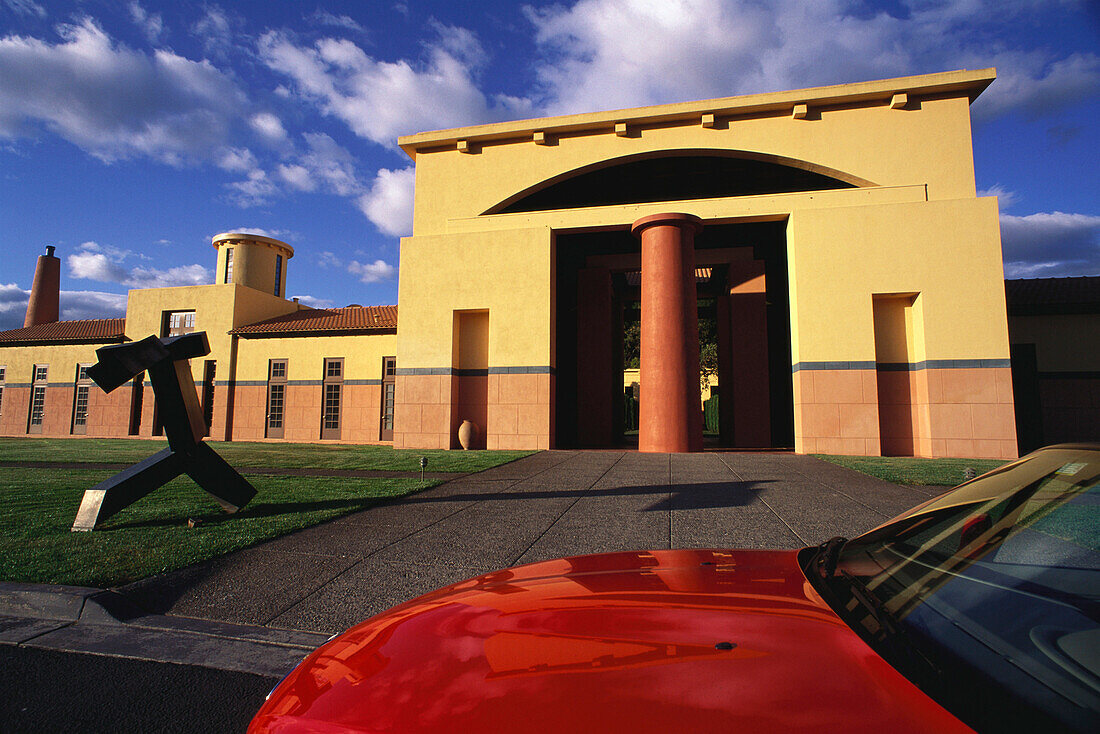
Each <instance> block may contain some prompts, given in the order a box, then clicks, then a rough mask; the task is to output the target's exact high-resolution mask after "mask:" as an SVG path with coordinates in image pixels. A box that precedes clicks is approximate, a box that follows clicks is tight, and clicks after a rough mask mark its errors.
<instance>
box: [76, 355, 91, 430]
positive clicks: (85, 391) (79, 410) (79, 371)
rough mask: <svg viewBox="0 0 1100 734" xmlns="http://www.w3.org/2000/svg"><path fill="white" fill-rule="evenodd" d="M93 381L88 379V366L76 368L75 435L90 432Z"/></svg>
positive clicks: (79, 365)
mask: <svg viewBox="0 0 1100 734" xmlns="http://www.w3.org/2000/svg"><path fill="white" fill-rule="evenodd" d="M91 388H92V381H91V379H90V378H89V377H88V365H86V364H78V365H77V366H76V392H75V394H74V395H73V425H72V428H71V430H72V432H73V433H74V434H84V433H87V432H88V395H89V393H90V392H91Z"/></svg>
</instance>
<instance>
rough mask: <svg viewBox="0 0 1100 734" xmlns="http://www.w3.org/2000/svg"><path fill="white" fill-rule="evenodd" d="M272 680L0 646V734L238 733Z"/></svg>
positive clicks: (149, 663) (99, 656)
mask: <svg viewBox="0 0 1100 734" xmlns="http://www.w3.org/2000/svg"><path fill="white" fill-rule="evenodd" d="M277 682H278V681H277V680H276V679H274V678H266V677H263V676H259V675H252V674H249V673H231V672H226V671H222V670H211V669H209V668H201V667H194V666H186V665H176V664H172V663H152V662H148V661H144V660H130V659H127V658H116V657H105V656H102V655H85V654H81V653H71V652H56V651H54V650H40V649H34V648H28V647H16V646H14V645H0V692H2V694H0V731H4V732H243V731H244V730H245V728H247V726H248V722H249V721H250V720H251V718H252V716H253V714H255V713H256V711H257V710H258V709H259V708H260V704H261V703H263V700H264V696H266V695H267V692H268V691H270V690H271V689H272V688H273V687H274V686H275V684H276V683H277Z"/></svg>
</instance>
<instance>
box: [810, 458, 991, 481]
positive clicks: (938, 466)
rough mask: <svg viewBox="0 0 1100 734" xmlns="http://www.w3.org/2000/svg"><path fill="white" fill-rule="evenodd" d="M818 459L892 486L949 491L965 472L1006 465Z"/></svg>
mask: <svg viewBox="0 0 1100 734" xmlns="http://www.w3.org/2000/svg"><path fill="white" fill-rule="evenodd" d="M814 456H816V457H817V458H819V459H823V460H824V461H829V462H832V463H833V464H839V465H840V466H843V467H845V468H847V469H854V470H855V471H858V472H863V473H864V474H870V475H871V476H872V477H878V478H879V479H885V480H886V481H888V482H893V483H894V484H920V485H933V486H943V487H953V486H955V485H956V484H962V482H964V481H965V480H966V470H967V469H968V468H970V469H974V470H975V471H977V473H978V474H984V473H986V472H987V471H991V470H993V469H996V468H997V467H998V466H1001V465H1003V464H1006V463H1008V462H1006V461H1000V460H998V459H917V458H913V457H909V456H832V455H828V454H814Z"/></svg>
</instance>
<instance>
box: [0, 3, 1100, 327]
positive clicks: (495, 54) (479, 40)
mask: <svg viewBox="0 0 1100 734" xmlns="http://www.w3.org/2000/svg"><path fill="white" fill-rule="evenodd" d="M1097 5H1098V4H1097V3H1095V2H1092V3H1090V2H1088V1H1087V0H1000V1H999V2H982V1H981V0H955V1H946V0H943V1H941V0H890V1H884V2H863V1H861V0H816V1H815V2H805V1H804V0H775V1H774V2H763V1H761V0H756V1H750V0H579V1H573V2H569V1H566V2H558V3H553V4H549V3H539V2H531V3H521V2H515V3H513V2H492V1H489V2H470V3H456V2H448V1H439V2H434V1H425V2H417V1H416V0H407V1H406V2H392V1H380V2H327V1H321V2H316V3H310V2H301V3H279V2H238V3H229V2H224V3H221V4H218V3H215V2H191V1H189V0H174V1H173V2H162V1H161V2H154V0H135V1H133V2H129V1H127V0H117V1H114V2H106V1H103V0H83V1H75V2H73V1H70V2H45V1H41V0H0V256H2V257H0V328H14V327H18V326H21V325H22V318H23V313H24V311H25V308H26V298H27V290H28V289H29V288H30V284H31V279H32V277H33V270H34V260H35V257H36V256H37V255H39V254H40V253H41V252H42V251H43V247H44V246H45V245H56V246H57V247H58V254H59V256H61V257H62V259H63V267H62V291H63V293H62V304H61V305H62V318H94V317H104V316H115V315H121V314H122V313H123V311H124V309H125V293H126V291H127V290H128V289H129V288H135V287H152V286H164V285H185V284H194V283H209V282H213V265H214V250H213V248H212V247H211V246H210V238H211V236H212V235H214V234H217V233H219V232H224V231H229V230H250V231H254V232H257V233H261V234H268V235H270V236H273V237H276V238H279V239H282V240H285V241H287V242H289V243H290V244H291V245H292V246H293V247H294V248H295V253H296V254H295V257H294V259H293V260H292V261H291V262H290V264H289V265H290V266H289V270H288V276H289V277H288V285H287V290H288V294H289V295H292V296H300V297H302V299H303V301H304V302H305V303H309V304H312V305H319V306H327V305H336V306H341V305H346V304H348V303H361V304H382V303H396V301H397V275H398V268H399V265H400V263H399V261H398V239H399V237H400V236H402V235H404V234H408V233H409V229H410V222H411V213H412V164H411V161H410V160H409V159H408V158H407V157H406V156H405V154H404V153H403V152H402V151H401V150H400V149H398V148H397V147H396V138H397V137H398V136H399V135H404V134H409V133H414V132H418V131H422V130H432V129H439V128H445V127H453V126H457V125H465V124H476V123H483V122H492V121H498V120H505V119H519V118H525V117H533V116H539V115H546V114H559V113H570V112H586V111H594V110H598V109H614V108H620V107H633V106H639V105H646V104H656V103H663V102H675V101H683V100H689V99H705V98H711V97H722V96H730V95H735V94H750V93H756V92H768V91H779V90H784V89H797V88H802V87H810V86H818V85H822V84H835V83H841V82H851V81H861V80H867V79H880V78H888V77H894V76H904V75H909V74H920V73H928V72H935V71H944V70H949V69H958V68H969V69H976V68H984V67H988V66H995V67H997V69H998V75H999V76H998V80H997V81H996V82H994V84H993V86H992V87H990V89H989V90H988V91H987V92H986V93H985V94H983V95H982V97H981V98H979V100H978V101H977V102H976V103H975V104H974V105H973V107H972V112H973V116H974V149H975V167H976V173H977V181H978V187H979V189H980V190H982V191H985V192H989V193H995V194H997V195H999V196H1000V197H1001V199H1000V201H1001V226H1002V239H1003V244H1004V251H1005V261H1006V274H1007V275H1008V276H1009V277H1046V276H1060V275H1100V205H1098V203H1097V195H1098V193H1100V186H1098V175H1097V171H1096V169H1097V163H1098V162H1100V155H1098V154H1097V151H1098V150H1100V124H1098V122H1097V120H1100V12H1098V11H1097V9H1096V6H1097Z"/></svg>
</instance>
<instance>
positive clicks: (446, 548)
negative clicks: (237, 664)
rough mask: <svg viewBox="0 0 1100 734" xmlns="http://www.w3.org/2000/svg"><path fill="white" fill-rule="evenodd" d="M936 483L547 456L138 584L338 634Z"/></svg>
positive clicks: (896, 504)
mask: <svg viewBox="0 0 1100 734" xmlns="http://www.w3.org/2000/svg"><path fill="white" fill-rule="evenodd" d="M937 491H938V490H935V489H922V488H911V487H899V486H897V485H894V484H890V483H888V482H883V481H880V480H877V479H872V478H870V477H867V476H865V475H862V474H858V473H855V472H851V471H848V470H846V469H842V468H840V467H837V466H835V465H833V464H828V463H826V462H822V461H819V460H817V459H814V458H812V457H808V456H794V455H789V454H787V455H784V454H746V453H718V452H708V453H702V454H671V455H670V454H640V453H637V452H623V451H548V452H542V453H538V454H534V455H532V456H529V457H527V458H525V459H521V460H520V461H516V462H513V463H511V464H507V465H505V466H501V467H497V468H495V469H490V470H488V471H485V472H482V473H480V474H475V475H470V476H466V477H463V478H461V479H456V480H454V481H451V482H448V483H446V484H444V485H441V486H439V487H436V488H434V489H431V490H428V491H425V492H421V493H419V494H416V495H413V496H411V497H408V498H405V499H403V500H400V501H396V502H393V503H390V504H386V505H382V506H379V507H376V508H373V509H370V510H366V511H363V512H359V513H356V514H354V515H350V516H347V517H344V518H341V519H339V520H336V521H333V522H330V523H326V524H325V525H320V526H317V527H314V528H310V529H307V530H304V531H302V532H299V533H296V534H294V535H290V536H287V537H284V538H280V539H278V540H274V541H271V542H269V543H265V544H263V545H261V546H257V547H255V548H251V549H247V550H244V551H240V552H238V553H234V554H232V555H229V556H226V557H224V558H221V559H217V560H215V561H211V562H208V563H205V564H201V565H199V566H195V567H192V568H189V569H184V570H182V571H178V572H175V573H172V574H168V575H165V576H162V577H158V578H154V579H148V580H145V581H142V582H138V583H137V584H133V585H131V586H129V587H127V588H126V589H124V590H123V591H124V593H125V594H126V595H127V596H129V597H131V598H132V599H133V600H134V601H136V602H138V603H139V604H141V605H142V606H144V607H145V608H147V609H150V610H151V611H157V612H163V613H168V614H172V615H181V616H187V617H198V618H202V619H212V620H219V621H227V622H237V623H243V624H255V625H265V626H269V627H278V628H288V629H297V630H309V631H316V632H337V631H340V630H343V629H346V628H347V627H349V626H351V625H353V624H355V623H357V622H359V621H361V620H363V619H365V618H366V617H368V616H371V615H372V614H375V613H377V612H379V611H382V610H383V609H386V608H388V607H390V606H393V605H394V604H397V603H399V602H401V601H404V600H406V599H409V598H412V597H414V596H417V595H419V594H422V593H424V592H427V591H430V590H431V589H434V588H436V587H438V586H440V585H442V584H446V583H450V582H453V581H458V580H461V579H463V578H467V577H469V576H474V575H477V574H481V573H484V572H487V571H491V570H495V569H498V568H503V567H506V566H512V565H515V564H519V563H530V562H533V561H540V560H545V559H549V558H555V557H558V556H568V555H578V554H584V553H598V552H602V551H615V550H635V549H643V548H644V549H659V548H708V547H719V548H721V547H726V548H730V547H739V548H798V547H802V546H805V545H811V544H816V543H820V542H821V541H823V540H826V539H828V538H830V537H832V536H834V535H845V536H849V537H850V536H852V535H856V534H858V533H861V532H863V531H865V530H869V529H870V528H872V527H874V526H875V525H878V524H879V523H881V522H882V521H884V520H886V519H888V518H890V517H892V516H893V515H896V514H897V513H899V512H901V511H902V510H905V509H907V508H909V507H911V506H913V505H915V504H917V503H918V502H921V501H923V500H924V499H927V498H928V497H930V496H932V495H933V494H935V493H936V492H937Z"/></svg>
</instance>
